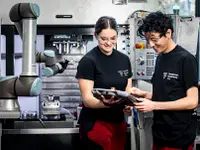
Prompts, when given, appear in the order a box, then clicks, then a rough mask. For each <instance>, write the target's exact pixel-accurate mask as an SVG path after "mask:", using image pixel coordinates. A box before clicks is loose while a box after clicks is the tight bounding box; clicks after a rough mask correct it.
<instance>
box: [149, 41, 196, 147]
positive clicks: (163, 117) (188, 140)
mask: <svg viewBox="0 0 200 150" xmlns="http://www.w3.org/2000/svg"><path fill="white" fill-rule="evenodd" d="M197 83H198V71H197V61H196V59H195V57H194V56H193V55H192V54H190V53H189V52H188V51H186V50H185V49H183V48H182V47H181V46H179V45H177V46H176V47H175V49H173V50H172V51H171V52H169V53H166V54H159V55H158V58H157V61H156V68H155V72H154V75H153V78H152V84H153V97H152V100H153V101H174V100H177V99H180V98H183V97H185V96H186V91H187V90H188V89H189V88H191V87H192V86H196V85H197ZM196 128H197V120H196V112H195V110H181V111H168V110H155V111H154V118H153V127H152V129H153V138H154V142H155V143H156V144H160V145H162V146H168V147H175V148H176V147H177V148H184V147H186V146H188V145H189V144H192V142H193V141H194V140H195V137H196Z"/></svg>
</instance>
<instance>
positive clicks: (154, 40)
mask: <svg viewBox="0 0 200 150" xmlns="http://www.w3.org/2000/svg"><path fill="white" fill-rule="evenodd" d="M145 37H146V40H147V42H148V44H149V45H150V47H152V48H153V49H154V50H155V51H156V52H157V53H165V51H167V49H168V47H169V40H170V39H171V32H170V34H169V33H168V32H167V33H166V35H161V34H160V33H158V32H147V33H146V34H145Z"/></svg>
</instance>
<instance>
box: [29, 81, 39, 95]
mask: <svg viewBox="0 0 200 150" xmlns="http://www.w3.org/2000/svg"><path fill="white" fill-rule="evenodd" d="M41 90H42V80H41V79H40V78H36V79H35V81H34V82H33V84H32V87H31V89H30V96H38V95H39V94H40V91H41Z"/></svg>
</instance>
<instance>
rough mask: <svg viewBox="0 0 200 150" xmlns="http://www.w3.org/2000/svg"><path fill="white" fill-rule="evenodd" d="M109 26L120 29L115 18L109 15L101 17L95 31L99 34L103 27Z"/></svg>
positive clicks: (116, 29)
mask: <svg viewBox="0 0 200 150" xmlns="http://www.w3.org/2000/svg"><path fill="white" fill-rule="evenodd" d="M108 28H111V29H113V30H115V31H116V32H117V31H118V25H117V22H116V20H115V18H113V17H109V16H103V17H100V18H99V19H98V20H97V22H96V25H95V33H96V34H97V35H98V34H99V33H100V32H101V31H102V30H103V29H108Z"/></svg>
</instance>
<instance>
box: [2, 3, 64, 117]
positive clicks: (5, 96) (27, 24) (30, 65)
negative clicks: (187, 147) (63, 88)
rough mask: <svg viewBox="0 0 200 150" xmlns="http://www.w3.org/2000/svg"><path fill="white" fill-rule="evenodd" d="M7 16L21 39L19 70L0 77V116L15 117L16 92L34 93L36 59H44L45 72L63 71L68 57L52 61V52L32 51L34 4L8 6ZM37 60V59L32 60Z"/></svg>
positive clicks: (37, 82)
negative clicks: (20, 63)
mask: <svg viewBox="0 0 200 150" xmlns="http://www.w3.org/2000/svg"><path fill="white" fill-rule="evenodd" d="M9 15H10V19H11V21H12V22H14V23H15V26H16V28H17V31H18V32H19V35H20V36H21V38H22V41H23V52H22V73H21V74H20V75H19V77H17V76H7V77H0V89H1V90H0V118H4V119H6V118H19V117H20V107H19V104H18V101H17V98H18V96H38V95H39V94H40V91H41V88H42V81H41V79H40V78H39V77H38V75H37V73H36V63H37V62H44V63H45V64H46V66H47V69H46V71H45V70H44V72H46V74H47V75H48V76H52V75H55V74H56V73H61V72H63V71H64V70H65V69H66V67H67V64H68V61H66V60H64V61H63V62H60V63H56V61H55V58H54V57H55V56H54V55H55V54H54V52H50V51H45V52H44V53H36V35H37V32H36V30H37V18H38V17H39V15H40V9H39V6H38V5H37V4H33V3H18V4H16V5H14V6H13V7H12V8H11V10H10V14H9ZM36 61H37V62H36Z"/></svg>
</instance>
